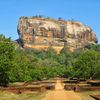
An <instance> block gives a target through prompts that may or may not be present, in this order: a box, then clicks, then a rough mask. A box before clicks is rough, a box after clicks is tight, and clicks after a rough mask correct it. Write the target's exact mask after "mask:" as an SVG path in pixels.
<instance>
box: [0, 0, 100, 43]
mask: <svg viewBox="0 0 100 100" xmlns="http://www.w3.org/2000/svg"><path fill="white" fill-rule="evenodd" d="M34 15H43V16H46V17H47V16H49V17H52V18H55V19H56V18H59V17H61V18H63V19H65V20H69V19H70V20H71V19H74V20H77V21H80V22H82V23H83V24H85V25H87V26H90V27H91V28H92V29H93V31H94V32H95V33H96V35H97V38H98V40H99V43H100V0H0V34H1V33H2V34H4V35H5V36H6V37H11V38H12V39H13V40H16V39H18V33H17V25H18V20H19V17H21V16H34Z"/></svg>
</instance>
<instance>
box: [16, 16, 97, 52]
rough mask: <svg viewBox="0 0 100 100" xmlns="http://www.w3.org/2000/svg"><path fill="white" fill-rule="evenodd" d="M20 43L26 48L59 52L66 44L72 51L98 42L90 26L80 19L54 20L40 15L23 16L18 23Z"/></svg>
mask: <svg viewBox="0 0 100 100" xmlns="http://www.w3.org/2000/svg"><path fill="white" fill-rule="evenodd" d="M18 34H19V40H20V44H21V46H22V47H24V48H35V49H39V50H42V49H47V48H48V47H49V46H52V47H53V48H54V49H55V50H56V51H57V52H59V51H60V50H61V49H62V48H63V47H64V46H67V48H69V49H70V50H71V51H73V50H75V49H78V48H84V46H85V45H87V44H89V43H97V38H96V35H95V33H94V32H93V31H92V29H91V28H90V27H87V26H85V25H83V24H82V23H80V22H78V21H64V20H61V19H60V20H54V19H51V18H40V17H21V18H20V19H19V23H18Z"/></svg>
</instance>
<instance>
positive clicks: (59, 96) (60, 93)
mask: <svg viewBox="0 0 100 100" xmlns="http://www.w3.org/2000/svg"><path fill="white" fill-rule="evenodd" d="M42 100H82V99H81V98H80V96H78V95H77V93H75V92H73V91H65V90H64V88H63V86H62V84H61V81H60V80H57V83H56V86H55V90H54V91H48V93H47V95H46V97H45V98H44V99H42Z"/></svg>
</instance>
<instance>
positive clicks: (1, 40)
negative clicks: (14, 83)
mask: <svg viewBox="0 0 100 100" xmlns="http://www.w3.org/2000/svg"><path fill="white" fill-rule="evenodd" d="M13 58H14V45H13V43H12V41H11V39H10V38H5V37H4V36H3V35H0V85H1V86H7V84H8V83H9V81H10V79H9V75H10V73H9V72H10V69H11V67H12V65H13Z"/></svg>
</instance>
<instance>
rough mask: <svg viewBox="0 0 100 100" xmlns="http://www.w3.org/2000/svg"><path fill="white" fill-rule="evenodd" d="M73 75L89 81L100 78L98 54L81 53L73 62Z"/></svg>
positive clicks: (99, 56)
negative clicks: (89, 79)
mask: <svg viewBox="0 0 100 100" xmlns="http://www.w3.org/2000/svg"><path fill="white" fill-rule="evenodd" d="M75 75H76V76H77V77H83V78H91V79H92V78H96V77H100V54H99V53H98V52H96V51H94V50H87V51H85V52H84V53H82V54H81V55H80V56H79V57H78V58H77V61H76V62H75ZM98 75H99V76H98Z"/></svg>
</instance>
